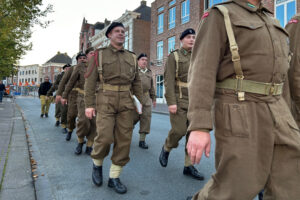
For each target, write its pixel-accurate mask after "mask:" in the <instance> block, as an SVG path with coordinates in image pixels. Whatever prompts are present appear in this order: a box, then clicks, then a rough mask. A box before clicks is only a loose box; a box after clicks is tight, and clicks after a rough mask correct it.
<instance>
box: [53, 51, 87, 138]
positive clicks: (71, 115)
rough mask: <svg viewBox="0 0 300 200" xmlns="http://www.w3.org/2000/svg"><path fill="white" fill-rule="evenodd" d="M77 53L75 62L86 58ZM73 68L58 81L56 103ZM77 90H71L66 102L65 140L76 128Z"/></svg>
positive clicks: (60, 97) (60, 98)
mask: <svg viewBox="0 0 300 200" xmlns="http://www.w3.org/2000/svg"><path fill="white" fill-rule="evenodd" d="M80 55H81V53H79V54H78V55H77V56H76V60H77V63H78V64H80V63H81V62H82V61H83V60H86V57H85V56H80ZM73 70H74V66H73V67H70V69H69V70H68V71H67V72H66V73H65V75H64V77H63V78H62V80H61V82H60V83H59V86H58V90H57V92H56V99H55V101H56V103H57V102H59V101H61V100H62V94H63V92H64V90H65V86H66V85H67V83H68V81H69V79H70V77H71V75H72V73H73ZM76 101H77V90H72V91H71V92H70V94H69V95H68V104H67V105H66V107H67V110H68V111H67V122H68V123H67V129H66V128H65V129H64V130H63V133H68V134H67V136H66V141H70V140H71V137H72V132H73V130H74V129H75V128H76V117H77V113H78V111H77V104H76Z"/></svg>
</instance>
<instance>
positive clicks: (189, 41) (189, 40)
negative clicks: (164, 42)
mask: <svg viewBox="0 0 300 200" xmlns="http://www.w3.org/2000/svg"><path fill="white" fill-rule="evenodd" d="M195 37H196V36H195V35H192V34H189V35H187V36H185V37H184V38H183V39H182V40H181V43H182V47H183V48H184V49H192V48H193V46H194V44H195Z"/></svg>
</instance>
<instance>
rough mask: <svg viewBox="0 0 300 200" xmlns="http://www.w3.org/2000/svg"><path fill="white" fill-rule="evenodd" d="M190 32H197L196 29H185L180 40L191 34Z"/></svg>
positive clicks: (193, 33)
mask: <svg viewBox="0 0 300 200" xmlns="http://www.w3.org/2000/svg"><path fill="white" fill-rule="evenodd" d="M189 34H192V35H195V34H196V32H195V30H194V29H192V28H188V29H186V30H185V31H183V32H182V33H181V36H180V40H182V39H183V38H184V37H185V36H187V35H189Z"/></svg>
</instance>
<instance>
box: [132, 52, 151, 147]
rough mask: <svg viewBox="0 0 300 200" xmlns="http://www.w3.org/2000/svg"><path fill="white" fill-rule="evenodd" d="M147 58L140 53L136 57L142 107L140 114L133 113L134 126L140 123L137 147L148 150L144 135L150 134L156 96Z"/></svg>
mask: <svg viewBox="0 0 300 200" xmlns="http://www.w3.org/2000/svg"><path fill="white" fill-rule="evenodd" d="M147 64H148V58H147V55H146V54H144V53H142V54H140V55H139V57H138V67H139V76H140V78H141V81H142V88H143V102H144V104H143V107H142V114H138V112H134V118H133V119H134V120H133V121H134V125H135V124H136V123H138V122H139V121H140V130H139V133H140V141H139V147H140V148H142V149H148V145H147V144H146V142H145V139H146V135H147V134H149V132H150V124H151V113H152V107H151V104H153V107H155V106H156V96H155V90H154V86H153V78H152V72H151V70H150V69H148V68H147Z"/></svg>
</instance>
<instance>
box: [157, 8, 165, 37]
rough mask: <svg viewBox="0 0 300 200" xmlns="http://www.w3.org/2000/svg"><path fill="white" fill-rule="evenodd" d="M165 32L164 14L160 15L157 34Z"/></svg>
mask: <svg viewBox="0 0 300 200" xmlns="http://www.w3.org/2000/svg"><path fill="white" fill-rule="evenodd" d="M162 32H164V13H162V14H160V15H158V23H157V34H160V33H162Z"/></svg>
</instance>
